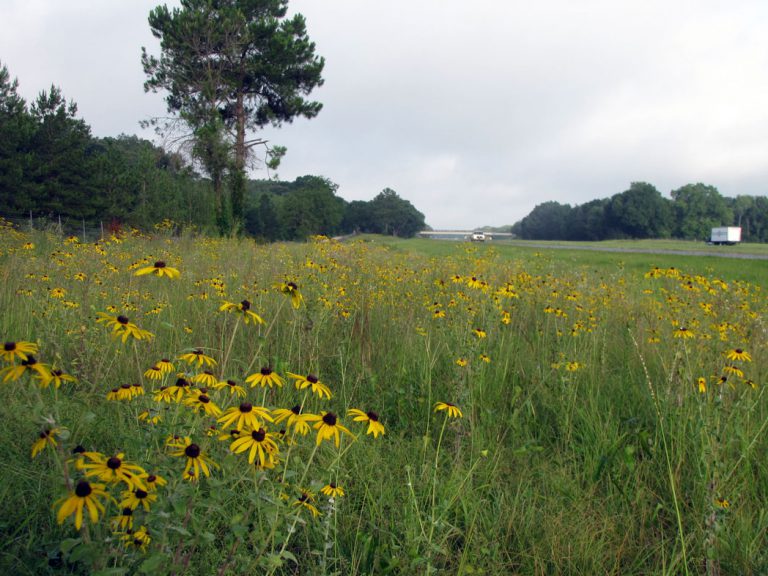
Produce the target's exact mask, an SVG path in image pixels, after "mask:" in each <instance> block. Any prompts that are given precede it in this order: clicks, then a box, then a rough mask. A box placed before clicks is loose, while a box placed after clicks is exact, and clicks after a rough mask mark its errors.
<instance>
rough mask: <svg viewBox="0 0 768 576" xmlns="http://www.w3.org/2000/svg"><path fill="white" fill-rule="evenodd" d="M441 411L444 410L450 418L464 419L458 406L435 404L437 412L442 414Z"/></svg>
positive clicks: (446, 403) (442, 403)
mask: <svg viewBox="0 0 768 576" xmlns="http://www.w3.org/2000/svg"><path fill="white" fill-rule="evenodd" d="M441 410H444V411H445V413H446V414H448V416H449V417H450V418H461V417H463V414H462V413H461V410H460V409H459V407H458V406H456V404H451V403H450V402H437V403H436V404H435V412H440V411H441Z"/></svg>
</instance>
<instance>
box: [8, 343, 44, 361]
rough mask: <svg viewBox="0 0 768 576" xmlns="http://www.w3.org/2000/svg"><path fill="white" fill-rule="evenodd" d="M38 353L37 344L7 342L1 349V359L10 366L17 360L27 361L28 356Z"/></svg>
mask: <svg viewBox="0 0 768 576" xmlns="http://www.w3.org/2000/svg"><path fill="white" fill-rule="evenodd" d="M37 353H38V348H37V344H35V343H33V342H24V341H20V342H6V343H5V344H3V347H2V348H0V358H2V359H3V360H5V361H6V362H8V363H9V364H12V363H14V362H15V361H16V360H17V359H18V360H19V361H22V360H26V359H27V356H28V355H31V354H37Z"/></svg>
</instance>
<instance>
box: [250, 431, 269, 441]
mask: <svg viewBox="0 0 768 576" xmlns="http://www.w3.org/2000/svg"><path fill="white" fill-rule="evenodd" d="M266 437H267V433H266V432H265V431H264V428H259V429H258V430H254V431H253V432H251V438H253V439H254V440H256V442H264V438H266Z"/></svg>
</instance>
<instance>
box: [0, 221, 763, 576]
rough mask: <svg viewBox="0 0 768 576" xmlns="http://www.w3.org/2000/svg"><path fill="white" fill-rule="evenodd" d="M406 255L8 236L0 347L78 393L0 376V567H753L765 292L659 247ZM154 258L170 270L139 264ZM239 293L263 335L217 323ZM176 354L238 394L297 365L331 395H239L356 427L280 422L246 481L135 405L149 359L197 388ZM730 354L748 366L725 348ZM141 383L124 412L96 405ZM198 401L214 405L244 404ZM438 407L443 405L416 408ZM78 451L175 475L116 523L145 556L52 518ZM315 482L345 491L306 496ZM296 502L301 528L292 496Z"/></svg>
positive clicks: (759, 500)
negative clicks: (321, 434)
mask: <svg viewBox="0 0 768 576" xmlns="http://www.w3.org/2000/svg"><path fill="white" fill-rule="evenodd" d="M408 246H409V245H408V244H398V245H396V246H394V247H388V246H382V245H380V244H379V243H377V242H375V241H374V242H367V241H363V242H352V243H344V244H340V243H335V242H330V241H316V242H312V243H309V244H277V245H270V246H258V245H256V244H253V243H252V242H249V241H245V240H242V241H238V240H213V239H207V238H193V237H183V238H174V237H169V236H165V235H163V234H162V233H161V232H158V233H157V234H156V235H155V236H154V237H151V238H150V237H144V236H141V235H134V236H129V237H125V238H121V239H112V240H110V241H109V242H103V243H99V245H98V246H95V245H92V244H90V245H87V244H81V243H79V242H74V241H71V240H70V241H67V239H64V238H60V237H57V236H55V235H47V234H43V233H37V234H34V235H32V236H29V235H26V234H22V233H19V232H17V231H15V230H13V229H10V228H8V227H6V228H5V229H4V230H3V232H2V236H0V252H1V255H0V277H1V278H2V286H0V306H1V307H2V311H3V314H2V316H1V317H0V334H1V335H2V338H3V339H4V341H30V342H35V343H37V344H39V347H40V354H39V357H38V359H39V361H41V362H44V363H46V364H49V365H54V366H56V367H57V368H60V369H62V370H64V371H65V372H67V373H70V374H72V375H73V376H75V377H76V378H77V383H75V384H71V383H64V384H62V386H61V387H60V388H58V389H56V388H54V387H53V386H49V387H47V388H41V386H40V385H39V382H38V381H37V380H36V379H34V378H30V377H29V376H27V375H26V374H25V375H24V376H22V377H21V378H20V379H19V380H17V381H8V382H6V383H4V384H3V385H2V387H0V394H2V400H3V401H2V408H0V414H2V418H3V422H4V426H3V427H2V429H0V430H1V431H0V438H1V439H2V445H3V446H5V448H6V450H5V466H4V468H3V470H4V473H3V482H2V484H0V485H2V487H3V488H2V492H1V494H2V496H3V497H2V500H0V502H1V503H0V510H2V513H1V514H0V528H1V529H2V531H3V534H4V535H5V538H3V539H2V541H0V564H1V565H3V566H4V567H6V569H7V570H8V571H10V572H11V573H18V574H45V573H50V574H64V573H94V572H99V571H100V572H99V573H101V574H133V573H176V574H240V573H245V572H246V571H256V572H257V573H272V574H406V575H407V574H622V575H624V574H681V573H689V574H761V573H765V572H766V571H768V555H766V552H765V550H766V546H765V545H766V537H765V534H766V528H768V514H766V513H765V511H764V510H763V508H764V506H763V503H764V502H765V500H766V489H768V471H767V470H766V465H765V462H766V461H767V460H766V458H765V456H766V450H767V449H768V440H766V428H768V409H767V408H766V403H765V398H764V385H765V384H766V369H767V368H768V361H767V360H766V342H767V341H768V338H766V336H767V335H768V334H767V333H766V324H765V312H766V305H765V294H764V292H763V287H762V286H760V285H759V284H758V283H747V282H744V281H743V280H734V279H733V278H732V277H730V276H729V275H728V274H729V270H730V269H729V268H728V264H722V266H723V268H722V270H718V266H719V265H720V262H719V261H718V262H712V263H707V266H706V268H707V270H700V269H696V270H691V271H690V272H689V271H688V270H687V269H686V264H687V262H688V261H687V260H684V259H679V261H675V262H676V263H675V264H674V269H671V266H672V264H670V261H669V260H668V258H669V257H668V256H667V257H664V258H660V259H659V264H658V265H659V266H660V268H659V269H657V270H653V269H652V264H651V265H649V266H647V267H642V268H641V267H640V266H639V265H638V266H637V267H634V266H628V265H617V263H616V261H615V260H613V261H602V262H601V261H597V260H595V259H594V258H591V257H589V256H584V259H583V260H579V257H578V256H576V255H574V256H570V257H569V259H568V260H567V261H564V260H562V258H561V257H560V256H557V255H555V254H554V253H549V252H542V253H536V252H533V251H530V250H518V251H512V252H505V251H504V250H502V249H496V248H492V247H485V246H484V247H477V246H470V245H459V246H450V247H449V248H448V247H446V248H445V249H443V252H442V253H441V254H440V255H435V256H430V255H428V254H420V253H419V252H417V251H412V250H410V249H409V248H408ZM446 246H447V245H446ZM648 258H649V259H650V260H651V261H653V257H648ZM156 260H163V261H165V262H167V263H168V264H169V265H171V266H174V267H177V268H178V269H179V270H180V271H181V278H179V279H177V280H168V279H167V278H158V277H155V276H152V275H150V276H143V277H137V276H135V275H134V274H135V271H136V270H137V269H139V268H140V267H142V266H148V265H151V264H152V263H153V262H154V261H156ZM721 272H725V273H721ZM78 274H82V275H84V276H78ZM473 278H474V279H475V280H474V281H473V280H472V279H473ZM286 282H294V283H295V284H296V285H298V286H299V288H300V290H301V293H302V294H303V298H304V302H303V304H302V305H301V306H300V307H299V308H297V309H295V308H294V307H293V306H292V304H291V301H290V300H289V299H288V298H287V297H286V296H285V295H284V294H282V293H281V292H280V286H284V284H285V283H286ZM55 288H61V289H63V290H64V295H63V297H61V298H58V297H54V294H56V293H55V292H54V290H53V289H55ZM244 299H248V301H249V302H250V303H251V305H252V307H251V309H252V310H253V311H255V312H256V313H258V314H259V315H260V316H262V317H263V319H264V320H265V324H264V325H257V326H253V325H247V326H246V325H244V324H243V322H242V318H241V317H240V316H238V314H233V313H227V312H221V311H219V307H220V305H221V303H222V302H223V301H229V302H234V303H237V302H240V301H241V300H244ZM98 312H107V313H110V314H120V313H122V314H125V315H126V316H128V317H129V318H130V319H131V321H135V323H136V324H137V325H139V326H140V327H141V328H142V329H145V330H148V331H150V332H152V333H153V334H154V335H155V337H154V338H153V339H152V340H150V341H138V342H135V343H134V342H132V341H130V340H129V341H128V342H127V343H126V344H122V343H121V341H120V340H119V339H118V340H115V339H114V338H112V337H110V335H109V330H108V329H106V328H105V327H104V326H103V325H102V324H97V323H96V322H95V320H96V317H97V313H98ZM681 328H685V330H684V331H682V330H681ZM685 332H689V333H691V334H693V337H691V338H683V337H682V336H683V335H684V333H685ZM483 335H484V336H483ZM197 347H201V348H203V350H204V351H205V352H206V353H207V354H209V355H210V356H212V357H213V358H215V359H216V360H217V361H218V362H219V363H218V365H217V367H216V368H215V369H213V370H212V371H213V372H214V373H215V375H216V377H217V378H219V379H226V378H233V379H235V380H237V381H238V382H240V383H241V384H242V383H243V381H244V379H245V377H246V376H247V375H249V374H253V373H255V372H258V371H259V369H260V368H261V367H262V366H270V367H271V368H272V369H274V370H275V372H277V373H278V374H280V375H282V376H283V377H285V376H286V373H287V372H292V373H296V374H301V375H308V374H314V375H316V376H318V377H319V379H320V381H321V382H322V383H325V384H327V385H328V386H329V387H330V389H331V390H332V393H333V397H332V398H331V399H330V400H327V399H320V398H318V397H317V396H316V395H313V394H311V393H308V392H307V389H305V390H296V389H295V387H293V385H292V384H291V382H290V381H288V382H287V383H286V385H285V386H283V387H280V388H278V387H274V388H269V387H268V388H263V389H262V388H260V387H257V388H250V387H248V386H247V385H246V390H247V398H248V400H249V401H253V403H254V405H263V406H265V407H268V408H269V409H274V408H278V407H291V406H293V405H295V404H296V403H302V402H303V403H304V405H305V408H306V411H308V412H312V413H317V414H320V413H321V411H332V412H334V413H335V414H337V415H338V416H339V419H340V420H339V421H340V422H341V423H342V424H343V425H344V426H346V427H347V428H348V429H349V430H350V432H351V433H352V434H353V435H354V439H353V437H352V436H351V435H347V434H345V433H343V432H342V435H341V441H340V445H339V447H338V448H337V447H336V446H335V445H334V443H333V442H327V441H322V442H321V443H320V444H319V445H318V444H317V442H316V441H315V438H316V434H317V431H316V429H312V430H311V432H310V434H309V435H307V436H306V437H304V436H300V435H296V436H295V437H294V438H293V440H294V442H293V443H289V442H287V441H286V440H289V439H290V437H291V436H290V433H289V434H288V435H287V436H286V438H285V439H284V440H283V441H281V443H280V445H279V446H280V460H279V462H278V463H277V464H276V466H275V467H274V469H261V470H257V469H256V468H255V467H254V466H253V465H249V464H248V463H247V459H246V458H245V456H244V455H242V454H233V453H232V451H231V449H230V445H231V443H230V442H224V441H220V440H218V439H217V436H216V435H214V436H208V435H207V434H206V431H207V430H208V429H209V428H210V426H211V425H215V424H216V422H215V420H216V419H215V418H211V417H207V416H205V415H201V414H199V413H195V412H194V411H193V410H192V409H191V408H190V407H187V406H185V405H184V404H175V403H172V404H160V403H157V402H154V401H153V395H152V390H153V389H157V388H158V387H159V383H156V382H154V381H151V380H148V379H147V378H146V377H145V376H144V375H143V371H144V370H146V369H147V368H149V367H150V366H151V365H153V363H155V362H157V361H158V360H159V359H160V358H169V359H171V360H172V361H173V362H174V363H175V364H176V371H182V370H184V371H187V373H188V375H191V373H192V372H194V371H192V370H191V369H190V368H188V367H185V366H184V362H183V361H179V360H178V357H179V355H180V354H182V353H184V352H188V351H190V350H192V349H194V348H197ZM737 349H739V350H742V351H746V352H747V353H748V354H749V355H750V356H751V359H752V361H751V362H748V361H745V360H736V361H733V360H728V359H727V357H726V354H727V353H728V352H729V351H730V352H733V351H734V350H737ZM225 357H226V358H227V361H226V373H221V372H219V371H220V370H221V369H222V366H223V364H224V358H225ZM727 367H729V368H727ZM738 370H741V371H743V376H739V375H738ZM723 376H725V377H726V380H725V381H723V382H721V378H722V377H723ZM175 377H176V375H175V373H174V375H173V378H174V379H175ZM699 378H704V386H703V388H704V390H702V389H701V388H700V387H699V383H698V379H699ZM139 382H141V383H143V386H144V389H145V390H146V394H145V395H144V396H142V397H137V398H135V399H134V400H130V401H122V402H118V401H110V400H107V394H108V392H109V391H110V390H111V389H112V388H114V387H118V386H120V385H121V384H125V383H139ZM212 397H214V400H215V401H216V402H217V403H219V404H220V405H221V406H222V408H226V407H228V406H236V405H237V403H238V402H240V400H239V399H234V398H231V397H229V396H228V394H227V393H226V392H220V393H219V392H217V393H212ZM438 402H447V403H451V404H453V405H455V406H457V407H458V408H459V409H460V410H461V412H462V416H463V417H461V418H451V417H449V416H448V415H447V414H446V412H445V411H437V412H436V411H435V405H436V403H438ZM150 408H151V409H156V410H157V411H158V413H159V414H160V415H161V416H162V417H163V420H162V421H161V422H159V423H158V424H156V425H151V424H147V423H146V422H142V421H140V420H138V416H139V414H140V413H141V412H143V411H144V410H147V409H150ZM348 408H359V409H361V410H363V411H364V412H367V411H373V412H375V413H376V414H377V415H378V417H379V419H380V422H381V423H383V425H384V426H385V429H386V434H385V435H384V436H379V437H378V438H373V435H368V434H366V423H358V422H353V421H352V419H351V418H350V417H348V416H347V415H346V410H347V409H348ZM46 422H49V423H55V425H56V426H59V427H61V428H65V429H66V432H65V434H63V435H62V437H61V438H60V439H59V446H58V450H54V449H53V448H52V447H50V446H49V447H46V448H45V449H44V451H43V452H42V453H41V454H40V455H39V456H37V457H36V458H34V459H32V458H30V451H31V446H32V444H33V442H34V441H35V440H36V439H37V438H38V435H39V432H40V430H41V428H42V427H44V426H46V425H50V424H46ZM265 426H266V428H267V429H268V431H269V432H270V433H275V434H277V433H278V432H279V429H280V427H279V426H274V425H271V424H269V423H266V424H265ZM223 432H225V431H222V430H218V433H219V434H220V433H223ZM289 432H290V430H289ZM169 434H176V435H179V436H190V437H191V438H193V439H195V440H196V441H198V442H200V443H201V445H202V446H204V447H205V449H206V451H207V453H208V454H209V455H210V457H211V458H212V460H213V461H214V462H216V463H217V464H218V465H219V466H220V468H218V469H216V470H213V471H212V474H211V476H210V477H209V478H205V477H203V478H200V479H199V481H198V482H189V481H186V480H184V479H183V478H182V470H183V468H184V465H183V460H182V459H180V458H175V457H173V456H171V455H170V454H169V451H168V449H167V448H166V446H165V442H166V437H167V436H168V435H169ZM78 444H79V445H82V446H83V447H85V448H86V449H87V450H93V451H98V452H100V453H102V454H105V455H113V454H117V453H124V454H125V458H126V459H129V460H131V461H133V462H137V463H139V464H140V465H142V466H144V467H146V468H147V470H150V469H151V470H152V471H156V473H158V474H160V475H162V476H163V477H164V478H166V479H167V480H168V485H167V486H165V487H163V488H161V489H160V490H159V491H158V501H157V502H156V503H154V504H153V505H152V507H151V509H150V511H149V512H148V513H143V512H137V514H136V515H137V518H136V520H137V525H138V521H139V520H140V521H141V523H142V524H144V525H146V526H147V527H148V529H149V533H150V534H151V535H152V541H151V542H150V543H149V545H148V546H147V547H146V549H144V550H142V549H140V548H139V549H136V548H135V547H133V546H131V545H130V543H129V544H128V545H127V546H126V544H125V542H124V541H123V539H122V537H123V535H120V534H117V535H116V534H115V533H114V532H113V531H112V530H111V529H110V526H109V519H110V518H111V517H113V516H115V515H116V514H118V513H119V509H118V506H116V505H115V503H107V512H106V514H105V515H103V516H102V517H100V518H99V521H98V522H97V523H95V524H91V523H90V522H87V521H86V522H85V525H86V527H85V528H83V529H81V530H80V531H78V530H76V529H75V528H74V526H73V523H72V520H71V519H67V520H66V521H65V522H64V523H62V524H61V525H60V524H58V523H57V521H56V513H57V510H58V507H59V506H60V503H59V499H60V498H61V497H63V496H66V494H67V484H66V480H65V476H64V474H63V471H64V470H66V471H67V473H68V475H69V477H70V483H71V482H72V481H73V479H74V478H79V477H81V476H82V473H83V471H82V470H79V469H78V468H77V467H76V466H75V465H74V464H73V463H72V462H71V460H72V459H73V456H72V455H71V450H72V448H73V447H74V446H75V445H78ZM68 460H69V461H70V462H69V463H67V461H68ZM330 482H333V484H335V485H337V486H340V487H343V489H344V492H345V495H344V496H343V497H338V496H337V497H335V498H332V499H331V498H328V497H326V496H324V495H322V494H320V492H319V491H320V488H321V487H322V486H323V485H326V484H328V483H330ZM70 488H71V484H70ZM110 490H111V493H113V494H115V497H116V498H117V499H118V500H119V499H120V495H119V490H118V489H114V488H110ZM306 494H311V495H312V499H309V500H308V499H304V500H303V502H306V503H313V505H314V506H315V507H316V508H317V510H318V511H319V512H320V515H319V516H317V517H315V516H314V515H312V514H311V513H309V511H308V508H307V507H303V506H302V505H301V502H302V501H301V498H302V497H303V495H306Z"/></svg>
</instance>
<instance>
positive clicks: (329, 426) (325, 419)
mask: <svg viewBox="0 0 768 576" xmlns="http://www.w3.org/2000/svg"><path fill="white" fill-rule="evenodd" d="M307 421H308V422H315V424H313V426H312V427H313V428H314V429H315V430H317V441H316V442H317V444H318V446H319V445H320V443H321V442H322V441H323V440H328V441H330V440H333V441H334V443H335V444H336V447H337V448H338V447H339V440H340V436H341V434H340V433H341V432H343V433H344V434H348V435H349V436H351V437H352V438H354V437H355V436H354V434H352V432H350V431H349V430H348V429H347V428H346V427H345V426H343V425H342V424H341V423H340V422H339V418H338V417H337V416H336V414H334V413H333V412H321V413H320V414H310V415H308V416H307Z"/></svg>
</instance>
